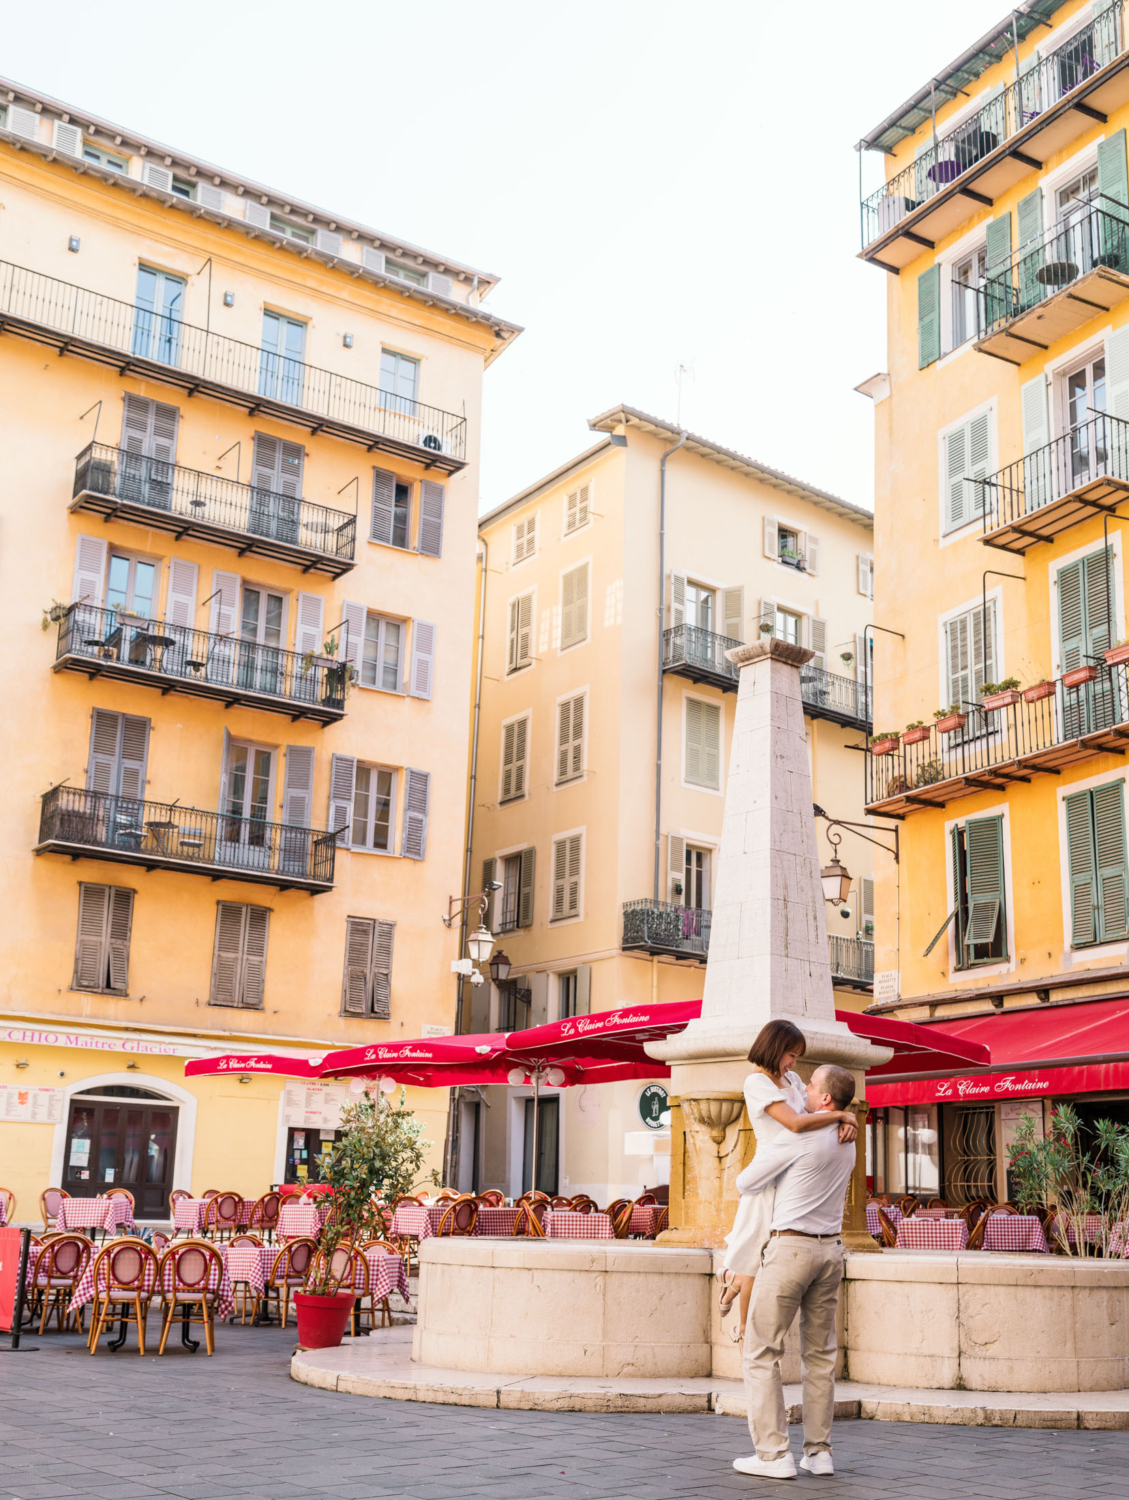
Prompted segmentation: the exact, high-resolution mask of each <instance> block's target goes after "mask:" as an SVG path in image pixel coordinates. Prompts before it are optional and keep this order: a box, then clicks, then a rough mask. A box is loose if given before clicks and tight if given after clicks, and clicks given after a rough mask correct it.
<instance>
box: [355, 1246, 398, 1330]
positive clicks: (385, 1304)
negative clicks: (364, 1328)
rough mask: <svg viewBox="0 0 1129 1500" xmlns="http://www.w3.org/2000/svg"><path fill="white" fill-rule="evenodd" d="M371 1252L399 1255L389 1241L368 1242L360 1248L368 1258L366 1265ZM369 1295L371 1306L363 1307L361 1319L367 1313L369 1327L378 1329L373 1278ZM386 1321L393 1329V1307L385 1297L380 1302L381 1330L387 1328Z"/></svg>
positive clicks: (370, 1282)
mask: <svg viewBox="0 0 1129 1500" xmlns="http://www.w3.org/2000/svg"><path fill="white" fill-rule="evenodd" d="M370 1250H380V1251H382V1252H383V1253H384V1254H385V1255H396V1254H397V1251H396V1248H395V1246H394V1245H391V1244H389V1242H388V1241H387V1240H366V1241H365V1242H364V1244H363V1245H361V1246H360V1251H361V1254H362V1255H363V1256H365V1257H366V1262H365V1263H366V1265H367V1263H368V1261H367V1257H368V1252H369V1251H370ZM367 1295H368V1299H369V1305H368V1307H367V1308H365V1307H364V1306H362V1307H361V1310H360V1317H362V1318H363V1317H364V1316H365V1315H366V1313H367V1315H368V1320H369V1327H370V1328H375V1327H376V1304H375V1303H374V1301H373V1292H372V1281H371V1278H370V1280H369V1290H368V1293H367ZM362 1301H363V1299H362ZM386 1320H387V1326H388V1327H389V1328H391V1327H392V1308H391V1305H390V1303H389V1301H388V1298H387V1297H384V1298H382V1299H381V1302H380V1326H381V1328H383V1327H384V1326H385V1321H386Z"/></svg>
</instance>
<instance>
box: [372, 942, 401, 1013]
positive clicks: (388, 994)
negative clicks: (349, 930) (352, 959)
mask: <svg viewBox="0 0 1129 1500" xmlns="http://www.w3.org/2000/svg"><path fill="white" fill-rule="evenodd" d="M395 936H396V924H395V922H379V921H378V922H377V923H376V931H375V933H374V934H373V941H372V1013H373V1015H374V1016H375V1018H376V1019H377V1020H378V1021H390V1020H391V1019H392V942H393V939H394V938H395Z"/></svg>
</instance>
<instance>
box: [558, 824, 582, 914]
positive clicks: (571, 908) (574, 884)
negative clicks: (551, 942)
mask: <svg viewBox="0 0 1129 1500" xmlns="http://www.w3.org/2000/svg"><path fill="white" fill-rule="evenodd" d="M583 872H584V835H583V834H582V833H569V834H564V835H562V836H561V837H560V838H556V839H554V840H553V907H552V917H551V920H552V921H554V922H561V921H564V920H565V919H566V918H568V917H578V916H579V915H580V882H581V879H582V876H583Z"/></svg>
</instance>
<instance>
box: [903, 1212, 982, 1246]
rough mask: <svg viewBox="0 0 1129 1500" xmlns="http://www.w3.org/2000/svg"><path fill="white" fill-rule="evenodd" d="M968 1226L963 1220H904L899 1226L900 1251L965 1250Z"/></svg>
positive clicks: (914, 1218) (915, 1217) (916, 1218)
mask: <svg viewBox="0 0 1129 1500" xmlns="http://www.w3.org/2000/svg"><path fill="white" fill-rule="evenodd" d="M967 1245H968V1225H967V1224H966V1223H965V1222H964V1220H963V1219H919V1218H918V1217H917V1216H916V1214H915V1215H914V1217H913V1218H912V1219H903V1220H902V1222H901V1223H900V1224H899V1225H898V1241H897V1246H896V1248H897V1249H898V1250H963V1249H965V1248H966V1246H967Z"/></svg>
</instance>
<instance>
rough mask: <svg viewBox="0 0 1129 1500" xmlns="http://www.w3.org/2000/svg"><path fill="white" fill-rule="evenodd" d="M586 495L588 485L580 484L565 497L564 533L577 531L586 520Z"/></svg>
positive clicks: (587, 495) (587, 494)
mask: <svg viewBox="0 0 1129 1500" xmlns="http://www.w3.org/2000/svg"><path fill="white" fill-rule="evenodd" d="M588 497H589V486H588V485H586V484H582V485H580V486H579V487H578V488H577V489H575V490H572V491H570V493H569V494H568V496H567V497H566V499H565V534H566V535H567V534H568V533H569V532H570V531H577V530H579V528H580V527H581V526H584V525H586V524H587V521H588Z"/></svg>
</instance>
